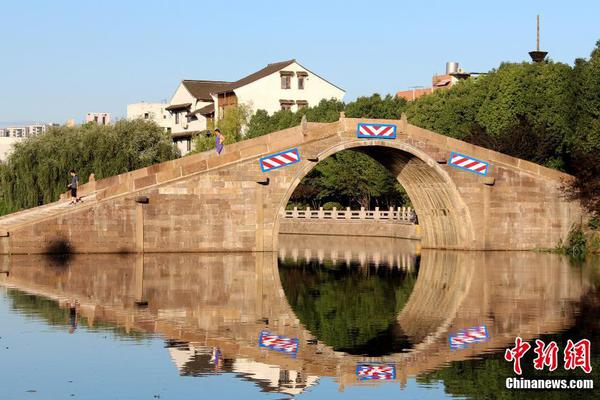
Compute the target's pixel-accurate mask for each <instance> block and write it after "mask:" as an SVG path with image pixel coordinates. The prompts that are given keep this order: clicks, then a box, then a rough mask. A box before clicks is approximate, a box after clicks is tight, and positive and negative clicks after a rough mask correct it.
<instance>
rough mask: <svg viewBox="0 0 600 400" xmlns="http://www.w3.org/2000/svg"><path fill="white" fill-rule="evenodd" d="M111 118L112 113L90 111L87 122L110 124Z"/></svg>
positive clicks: (86, 117)
mask: <svg viewBox="0 0 600 400" xmlns="http://www.w3.org/2000/svg"><path fill="white" fill-rule="evenodd" d="M110 120H111V118H110V114H109V113H105V112H89V113H87V114H86V116H85V122H95V123H97V124H98V125H108V124H110Z"/></svg>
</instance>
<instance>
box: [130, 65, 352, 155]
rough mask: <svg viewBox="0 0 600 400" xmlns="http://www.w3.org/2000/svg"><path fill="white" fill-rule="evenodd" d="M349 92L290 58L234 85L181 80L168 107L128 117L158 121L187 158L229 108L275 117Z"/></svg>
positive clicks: (154, 106) (148, 107)
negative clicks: (241, 107) (201, 135)
mask: <svg viewBox="0 0 600 400" xmlns="http://www.w3.org/2000/svg"><path fill="white" fill-rule="evenodd" d="M344 94H345V91H344V90H343V89H341V88H339V87H338V86H336V85H334V84H333V83H331V82H329V81H327V80H325V79H324V78H322V77H320V76H319V75H317V74H315V73H314V72H312V71H310V70H308V69H306V68H305V67H303V66H302V65H300V64H299V63H298V62H297V61H296V60H288V61H282V62H277V63H273V64H269V65H267V66H266V67H264V68H263V69H261V70H259V71H256V72H254V73H252V74H250V75H248V76H245V77H244V78H242V79H240V80H237V81H235V82H228V81H211V80H192V79H185V80H182V81H181V82H180V84H179V86H178V87H177V89H176V90H175V93H174V94H173V96H172V97H171V100H170V101H169V103H168V104H162V103H135V104H130V105H129V106H128V107H127V117H128V118H143V119H152V120H154V121H155V122H157V123H158V124H159V125H160V126H163V127H164V128H165V130H167V131H169V132H171V136H172V138H173V141H174V142H175V143H176V144H177V147H178V148H179V150H180V151H181V153H182V154H186V153H187V152H189V151H190V150H191V149H192V140H193V137H194V135H196V134H197V133H199V132H202V131H205V130H206V129H210V128H211V127H212V126H213V123H214V122H215V121H218V119H220V118H222V117H223V116H224V114H225V113H226V110H227V109H228V108H231V107H236V106H238V105H242V104H243V105H245V106H246V107H248V108H249V110H250V112H251V113H254V112H256V110H260V109H262V110H266V111H267V112H268V113H270V114H272V113H274V112H276V111H279V110H291V111H297V110H299V109H301V108H302V107H310V106H315V105H317V104H318V103H319V102H320V101H321V100H323V99H337V100H340V101H341V100H342V99H343V98H344ZM163 106H164V109H163ZM163 110H164V111H163ZM161 118H162V119H161Z"/></svg>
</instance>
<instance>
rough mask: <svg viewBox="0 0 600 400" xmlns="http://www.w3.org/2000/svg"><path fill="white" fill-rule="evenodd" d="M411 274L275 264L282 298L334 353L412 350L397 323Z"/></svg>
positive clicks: (413, 279) (413, 277) (414, 276)
mask: <svg viewBox="0 0 600 400" xmlns="http://www.w3.org/2000/svg"><path fill="white" fill-rule="evenodd" d="M413 271H415V272H410V271H406V270H400V269H397V268H387V267H385V266H383V267H382V266H379V267H378V268H376V267H374V266H368V267H366V268H364V267H360V266H359V265H358V264H357V263H351V264H350V265H348V264H345V263H342V264H334V263H332V262H327V261H326V262H324V263H319V262H318V261H316V260H313V261H310V262H307V261H304V260H300V261H298V262H293V261H290V260H280V261H279V274H280V278H281V284H282V286H283V289H284V291H285V295H286V298H287V300H288V302H289V303H290V306H291V307H292V309H293V310H294V313H295V314H296V316H297V317H298V319H299V320H300V322H302V324H303V325H304V326H305V327H306V328H307V329H308V330H309V331H310V332H311V333H312V334H313V335H314V336H315V337H316V338H317V339H319V340H320V341H322V342H324V343H325V344H326V345H328V346H331V347H333V348H334V349H335V350H336V351H344V352H347V353H349V354H361V355H368V356H380V355H385V354H391V353H396V352H401V351H402V350H404V349H408V348H410V347H412V344H411V343H410V342H409V341H408V338H407V337H406V335H405V334H404V333H403V332H402V330H401V328H400V327H399V326H398V324H397V323H396V316H397V314H398V312H399V311H400V310H402V308H403V307H404V305H405V304H406V302H407V301H408V298H409V296H410V294H411V292H412V290H413V287H414V284H415V282H416V279H417V272H416V271H418V265H417V266H416V268H414V269H413Z"/></svg>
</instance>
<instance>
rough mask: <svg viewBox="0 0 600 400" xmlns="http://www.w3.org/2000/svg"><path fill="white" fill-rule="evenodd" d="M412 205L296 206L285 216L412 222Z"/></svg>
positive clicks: (290, 217) (294, 217) (287, 211)
mask: <svg viewBox="0 0 600 400" xmlns="http://www.w3.org/2000/svg"><path fill="white" fill-rule="evenodd" d="M411 210H412V209H411V208H410V207H398V208H395V209H394V207H390V209H389V210H380V209H379V207H375V210H365V208H364V207H361V208H360V210H351V209H350V207H347V208H346V209H345V210H338V209H337V208H336V207H333V209H332V210H324V209H323V207H319V209H318V210H317V209H311V208H310V207H306V209H298V208H297V207H294V209H292V210H286V211H285V218H289V219H299V220H304V219H307V220H308V219H318V220H344V221H390V222H397V223H401V224H412V223H414V221H412V220H411Z"/></svg>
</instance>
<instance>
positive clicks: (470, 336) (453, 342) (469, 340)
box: [448, 325, 490, 349]
mask: <svg viewBox="0 0 600 400" xmlns="http://www.w3.org/2000/svg"><path fill="white" fill-rule="evenodd" d="M489 337H490V335H489V333H488V330H487V327H486V326H485V325H481V326H474V327H471V328H467V329H462V330H460V331H458V332H456V333H451V334H450V335H448V342H449V343H450V348H451V349H464V348H466V347H468V346H469V345H470V344H473V343H481V342H485V341H487V340H488V339H489Z"/></svg>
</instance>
